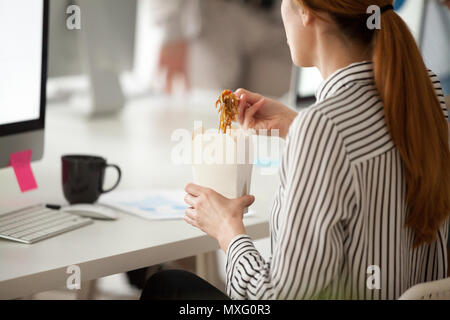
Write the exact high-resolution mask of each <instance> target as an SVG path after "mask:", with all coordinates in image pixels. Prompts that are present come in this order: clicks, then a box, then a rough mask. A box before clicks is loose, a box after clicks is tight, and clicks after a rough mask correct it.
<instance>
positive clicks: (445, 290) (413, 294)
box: [399, 278, 450, 300]
mask: <svg viewBox="0 0 450 320" xmlns="http://www.w3.org/2000/svg"><path fill="white" fill-rule="evenodd" d="M399 300H450V278H445V279H442V280H437V281H430V282H424V283H420V284H417V285H415V286H413V287H411V288H409V289H408V290H406V291H405V292H404V293H403V294H402V295H401V296H400V298H399Z"/></svg>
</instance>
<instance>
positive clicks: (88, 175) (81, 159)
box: [61, 155, 122, 204]
mask: <svg viewBox="0 0 450 320" xmlns="http://www.w3.org/2000/svg"><path fill="white" fill-rule="evenodd" d="M61 162H62V185H63V191H64V196H65V198H66V200H67V201H68V202H69V203H70V204H76V203H94V202H95V201H97V199H98V198H99V197H100V195H101V194H102V193H106V192H110V191H112V190H114V189H115V188H116V187H117V185H118V184H119V182H120V177H121V176H122V172H121V171H120V168H119V167H118V166H117V165H115V164H108V163H107V162H106V159H104V158H102V157H96V156H85V155H65V156H62V157H61ZM108 167H113V168H115V169H116V170H117V173H118V177H117V181H116V183H115V184H114V186H112V187H111V188H109V189H107V190H104V189H103V181H104V177H105V170H106V168H108Z"/></svg>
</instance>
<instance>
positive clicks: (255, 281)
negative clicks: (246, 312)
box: [226, 108, 355, 299]
mask: <svg viewBox="0 0 450 320" xmlns="http://www.w3.org/2000/svg"><path fill="white" fill-rule="evenodd" d="M283 171H284V172H285V175H286V177H285V180H286V181H285V182H286V183H285V186H286V187H285V190H284V192H283V196H282V199H281V200H282V201H281V211H280V215H281V216H282V221H281V222H280V229H279V230H278V232H277V234H278V236H277V241H276V243H275V244H274V247H273V252H272V256H271V258H270V259H269V261H264V259H263V257H262V256H261V255H260V254H259V253H258V251H257V250H256V248H255V246H254V244H253V242H252V240H251V239H250V237H249V236H247V235H239V236H236V237H235V238H234V239H233V240H232V241H231V243H230V245H229V247H228V250H227V264H226V272H227V293H228V295H229V296H230V297H231V298H233V299H312V298H317V297H318V296H319V295H320V294H321V292H322V290H323V289H325V288H326V287H327V286H328V285H329V284H330V282H331V281H332V280H333V279H335V278H336V277H337V276H338V274H339V272H340V268H341V266H342V263H343V242H344V237H345V232H344V228H343V221H344V220H345V219H347V218H348V217H349V215H350V213H351V211H352V208H353V207H354V206H355V201H354V200H355V199H354V195H355V192H354V190H353V174H352V169H351V166H350V162H349V160H348V158H347V155H346V152H345V149H344V146H343V142H342V140H341V138H340V136H339V134H338V132H337V129H336V128H335V126H334V125H333V124H332V123H331V122H330V120H328V119H327V117H326V116H325V115H322V114H321V112H320V110H317V109H315V108H313V109H312V110H306V111H305V112H301V113H300V114H299V116H298V117H297V118H296V120H295V121H294V123H293V124H292V126H291V130H290V132H289V140H288V143H287V147H286V152H285V154H284V159H283V162H282V168H281V172H283Z"/></svg>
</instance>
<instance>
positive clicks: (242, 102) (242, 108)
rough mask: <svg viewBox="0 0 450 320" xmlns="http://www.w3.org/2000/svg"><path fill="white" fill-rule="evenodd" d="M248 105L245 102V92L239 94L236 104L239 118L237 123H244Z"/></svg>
mask: <svg viewBox="0 0 450 320" xmlns="http://www.w3.org/2000/svg"><path fill="white" fill-rule="evenodd" d="M248 107H249V105H248V103H247V95H246V94H245V93H243V94H242V95H240V96H239V105H238V118H239V123H240V124H241V126H242V125H243V124H244V120H245V118H244V115H245V110H246V109H247V108H248Z"/></svg>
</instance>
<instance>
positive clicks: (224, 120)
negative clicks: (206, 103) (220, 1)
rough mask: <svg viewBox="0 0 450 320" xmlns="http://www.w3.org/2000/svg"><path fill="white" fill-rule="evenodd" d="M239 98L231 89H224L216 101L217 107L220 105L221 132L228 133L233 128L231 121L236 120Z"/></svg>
mask: <svg viewBox="0 0 450 320" xmlns="http://www.w3.org/2000/svg"><path fill="white" fill-rule="evenodd" d="M238 105H239V99H238V98H236V96H235V95H234V94H233V93H232V92H231V91H230V90H224V91H223V92H222V94H221V95H220V96H219V98H218V99H217V101H216V109H217V106H219V110H218V112H219V114H220V122H219V132H220V131H222V132H223V133H227V128H230V129H231V121H236V116H237V114H238V109H237V108H238Z"/></svg>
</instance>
